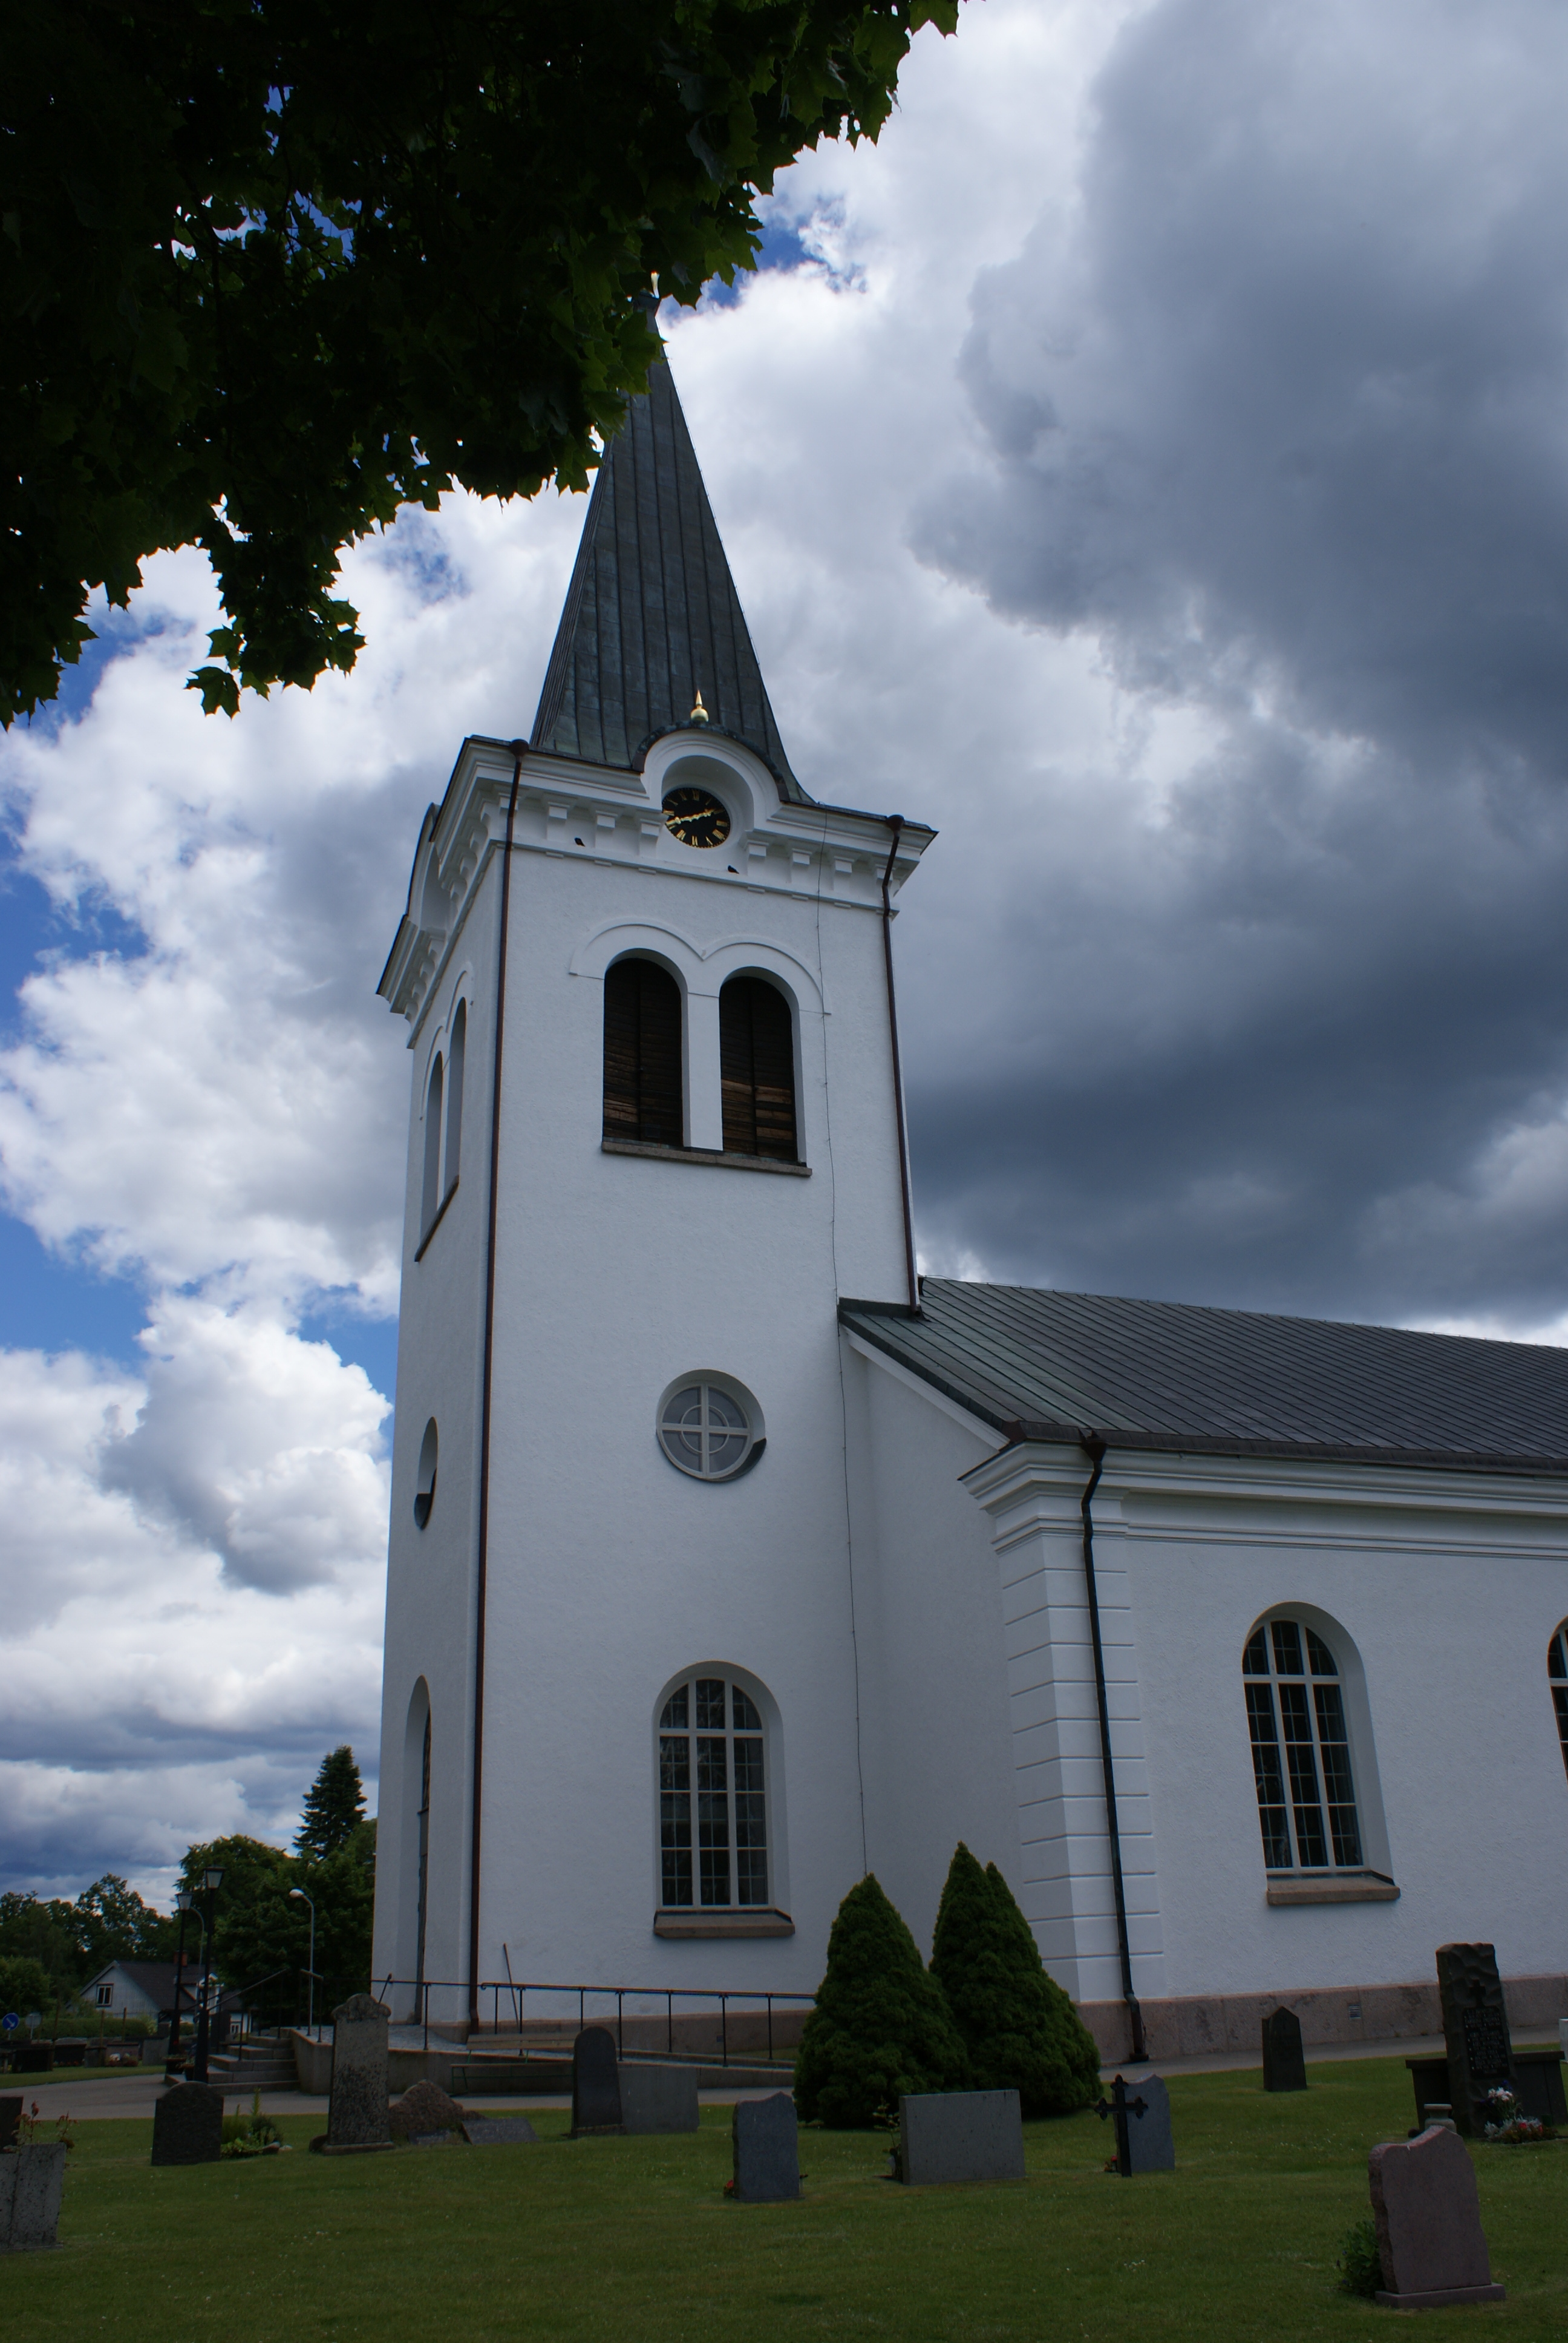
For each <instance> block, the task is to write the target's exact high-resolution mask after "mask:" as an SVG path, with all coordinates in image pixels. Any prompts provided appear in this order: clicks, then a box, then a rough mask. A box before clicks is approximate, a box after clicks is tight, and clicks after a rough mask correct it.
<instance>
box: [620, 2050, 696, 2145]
mask: <svg viewBox="0 0 1568 2343" xmlns="http://www.w3.org/2000/svg"><path fill="white" fill-rule="evenodd" d="M619 2082H620V2120H621V2127H622V2129H623V2130H625V2131H628V2132H666V2131H695V2130H696V2129H697V2127H698V2114H697V2069H696V2067H695V2066H658V2065H655V2064H652V2063H651V2062H650V2063H649V2064H648V2065H646V2066H644V2065H641V2064H638V2063H635V2062H632V2061H629V2060H627V2059H624V2058H623V2059H622V2061H621V2063H620V2068H619Z"/></svg>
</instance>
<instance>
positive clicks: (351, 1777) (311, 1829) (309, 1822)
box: [294, 1746, 365, 1858]
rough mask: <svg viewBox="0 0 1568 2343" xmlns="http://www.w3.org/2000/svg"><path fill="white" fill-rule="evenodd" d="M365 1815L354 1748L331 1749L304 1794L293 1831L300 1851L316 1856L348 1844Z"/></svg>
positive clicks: (363, 1789) (335, 1851)
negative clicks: (302, 1809)
mask: <svg viewBox="0 0 1568 2343" xmlns="http://www.w3.org/2000/svg"><path fill="white" fill-rule="evenodd" d="M364 1819H365V1788H364V1785H363V1784H362V1783H361V1781H360V1779H359V1768H358V1766H357V1765H356V1764H355V1763H354V1752H353V1750H352V1749H349V1748H347V1746H345V1747H343V1748H341V1749H334V1750H332V1751H330V1752H329V1754H328V1755H327V1756H325V1757H324V1758H323V1759H322V1761H321V1767H320V1771H319V1772H318V1773H317V1776H316V1779H315V1781H314V1782H313V1783H312V1784H311V1785H310V1788H309V1789H308V1790H307V1793H306V1796H305V1815H304V1818H303V1820H302V1821H301V1823H300V1825H299V1828H298V1830H297V1832H296V1833H295V1835H294V1845H295V1850H296V1852H297V1854H299V1855H315V1856H317V1857H318V1858H320V1857H323V1856H326V1855H336V1854H337V1850H338V1848H339V1847H342V1846H347V1845H348V1843H349V1841H350V1840H351V1839H352V1837H353V1836H354V1834H355V1832H356V1831H357V1829H358V1827H359V1825H360V1824H361V1823H362V1822H363V1821H364Z"/></svg>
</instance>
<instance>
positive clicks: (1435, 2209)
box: [1367, 2128, 1503, 2310]
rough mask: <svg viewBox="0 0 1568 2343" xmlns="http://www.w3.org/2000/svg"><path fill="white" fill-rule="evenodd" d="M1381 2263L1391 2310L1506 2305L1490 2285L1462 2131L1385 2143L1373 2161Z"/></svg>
mask: <svg viewBox="0 0 1568 2343" xmlns="http://www.w3.org/2000/svg"><path fill="white" fill-rule="evenodd" d="M1367 2169H1368V2174H1369V2177H1370V2178H1371V2181H1372V2214H1373V2217H1374V2218H1375V2220H1376V2222H1377V2246H1378V2259H1379V2260H1380V2261H1381V2262H1382V2276H1383V2285H1382V2291H1381V2292H1380V2293H1379V2295H1378V2300H1379V2301H1380V2302H1382V2303H1386V2304H1387V2305H1388V2307H1389V2308H1390V2309H1392V2310H1445V2309H1447V2308H1448V2307H1449V2305H1450V2304H1451V2303H1462V2302H1501V2301H1502V2300H1503V2288H1501V2287H1500V2286H1494V2285H1493V2282H1492V2261H1491V2258H1490V2256H1489V2255H1488V2253H1487V2250H1486V2233H1485V2231H1484V2230H1483V2227H1482V2226H1481V2200H1480V2197H1479V2196H1478V2194H1477V2192H1476V2187H1475V2167H1474V2166H1473V2164H1472V2163H1471V2161H1470V2156H1469V2152H1468V2151H1467V2149H1466V2148H1465V2146H1464V2143H1463V2142H1462V2140H1461V2139H1460V2137H1458V2135H1457V2133H1454V2132H1452V2131H1448V2130H1446V2129H1443V2130H1438V2129H1436V2128H1434V2129H1432V2130H1431V2131H1423V2132H1422V2135H1421V2137H1420V2138H1419V2139H1409V2140H1406V2139H1391V2140H1385V2141H1384V2142H1383V2144H1382V2147H1374V2148H1373V2150H1372V2154H1371V2156H1370V2157H1368V2158H1367Z"/></svg>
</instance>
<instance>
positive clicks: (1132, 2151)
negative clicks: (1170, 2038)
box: [1094, 2075, 1176, 2180]
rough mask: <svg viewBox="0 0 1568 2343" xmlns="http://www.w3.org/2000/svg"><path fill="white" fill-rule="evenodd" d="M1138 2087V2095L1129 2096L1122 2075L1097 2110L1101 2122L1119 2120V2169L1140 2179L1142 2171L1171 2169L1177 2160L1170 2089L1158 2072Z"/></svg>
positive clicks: (1117, 2157)
mask: <svg viewBox="0 0 1568 2343" xmlns="http://www.w3.org/2000/svg"><path fill="white" fill-rule="evenodd" d="M1137 2091H1138V2097H1136V2098H1129V2097H1128V2095H1127V2085H1126V2083H1125V2081H1124V2080H1123V2078H1122V2077H1121V2076H1120V2075H1118V2076H1117V2077H1116V2080H1115V2081H1114V2082H1113V2083H1112V2085H1111V2097H1110V2098H1109V2099H1103V2098H1102V2099H1101V2101H1100V2102H1099V2104H1098V2106H1097V2107H1096V2108H1095V2110H1094V2112H1095V2114H1096V2115H1097V2116H1098V2117H1100V2119H1101V2123H1103V2122H1104V2120H1105V2118H1106V2117H1107V2116H1110V2117H1111V2119H1112V2121H1113V2122H1114V2123H1115V2126H1116V2169H1117V2171H1118V2172H1119V2173H1121V2177H1122V2178H1123V2179H1124V2180H1131V2179H1136V2178H1137V2177H1138V2175H1139V2174H1140V2173H1141V2172H1170V2171H1172V2170H1174V2168H1175V2164H1176V2156H1175V2151H1174V2149H1173V2148H1172V2147H1171V2097H1170V2094H1169V2092H1168V2091H1167V2090H1166V2088H1165V2086H1164V2084H1163V2083H1162V2082H1161V2079H1160V2077H1159V2076H1158V2075H1145V2076H1144V2077H1143V2079H1142V2081H1141V2083H1140V2084H1138V2085H1137ZM1134 2125H1136V2126H1137V2128H1136V2130H1134V2128H1133V2127H1134Z"/></svg>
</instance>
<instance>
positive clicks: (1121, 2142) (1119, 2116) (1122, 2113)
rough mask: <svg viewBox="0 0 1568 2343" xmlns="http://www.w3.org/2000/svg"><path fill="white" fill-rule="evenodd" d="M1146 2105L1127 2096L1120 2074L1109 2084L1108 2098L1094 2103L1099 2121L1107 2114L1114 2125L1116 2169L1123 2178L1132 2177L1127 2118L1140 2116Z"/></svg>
mask: <svg viewBox="0 0 1568 2343" xmlns="http://www.w3.org/2000/svg"><path fill="white" fill-rule="evenodd" d="M1147 2105H1148V2102H1147V2101H1146V2100H1144V2099H1130V2098H1129V2097H1128V2096H1127V2085H1126V2084H1125V2082H1124V2081H1123V2080H1122V2078H1121V2076H1120V2075H1118V2077H1116V2080H1115V2081H1114V2082H1113V2083H1112V2084H1111V2097H1110V2098H1109V2099H1103V2098H1101V2099H1096V2101H1095V2103H1094V2112H1095V2114H1096V2115H1097V2116H1098V2117H1100V2120H1101V2123H1103V2122H1104V2121H1105V2118H1106V2117H1107V2116H1109V2117H1111V2120H1112V2122H1113V2123H1114V2124H1115V2126H1116V2169H1117V2170H1118V2172H1120V2173H1121V2177H1122V2178H1123V2180H1131V2177H1132V2138H1131V2130H1130V2127H1129V2123H1128V2118H1129V2117H1131V2116H1141V2115H1142V2114H1143V2113H1144V2112H1145V2109H1146V2107H1147Z"/></svg>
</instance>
